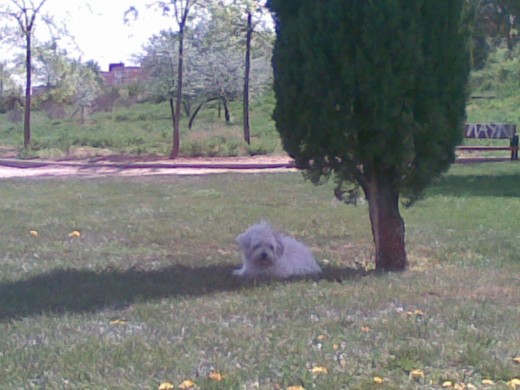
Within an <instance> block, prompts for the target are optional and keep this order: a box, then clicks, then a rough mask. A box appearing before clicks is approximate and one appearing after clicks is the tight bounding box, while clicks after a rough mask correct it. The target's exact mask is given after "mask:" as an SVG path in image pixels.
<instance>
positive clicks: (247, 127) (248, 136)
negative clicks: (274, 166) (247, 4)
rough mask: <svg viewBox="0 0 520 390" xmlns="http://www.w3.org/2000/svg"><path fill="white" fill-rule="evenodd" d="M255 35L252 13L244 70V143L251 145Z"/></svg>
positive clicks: (248, 29) (248, 22)
mask: <svg viewBox="0 0 520 390" xmlns="http://www.w3.org/2000/svg"><path fill="white" fill-rule="evenodd" d="M252 34H253V24H252V15H251V11H249V12H248V13H247V32H246V63H245V70H244V104H243V107H244V115H243V117H244V141H246V142H247V144H248V145H251V129H250V125H249V74H250V72H251V36H252Z"/></svg>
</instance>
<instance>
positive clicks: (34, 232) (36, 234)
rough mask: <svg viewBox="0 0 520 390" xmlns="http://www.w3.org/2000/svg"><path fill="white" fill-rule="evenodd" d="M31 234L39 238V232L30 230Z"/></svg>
mask: <svg viewBox="0 0 520 390" xmlns="http://www.w3.org/2000/svg"><path fill="white" fill-rule="evenodd" d="M29 234H30V235H31V236H33V237H38V230H29Z"/></svg>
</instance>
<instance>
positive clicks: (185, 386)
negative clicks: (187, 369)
mask: <svg viewBox="0 0 520 390" xmlns="http://www.w3.org/2000/svg"><path fill="white" fill-rule="evenodd" d="M193 387H195V383H194V382H192V381H190V380H189V379H186V380H184V381H183V382H182V383H181V384H180V385H179V389H191V388H193Z"/></svg>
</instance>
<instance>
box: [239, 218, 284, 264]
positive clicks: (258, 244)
mask: <svg viewBox="0 0 520 390" xmlns="http://www.w3.org/2000/svg"><path fill="white" fill-rule="evenodd" d="M236 241H237V244H238V246H239V247H240V249H241V250H242V252H243V253H244V257H245V259H246V261H248V262H250V264H251V265H253V266H256V267H258V268H268V267H270V266H272V265H273V264H274V263H275V262H276V261H277V260H278V259H279V258H280V257H281V256H282V254H283V251H284V247H283V244H282V241H281V237H280V234H279V233H277V232H273V230H272V228H271V226H269V224H268V223H267V222H261V223H259V224H258V225H254V226H251V227H250V228H249V229H247V230H246V231H245V232H244V233H242V234H240V235H238V236H237V238H236Z"/></svg>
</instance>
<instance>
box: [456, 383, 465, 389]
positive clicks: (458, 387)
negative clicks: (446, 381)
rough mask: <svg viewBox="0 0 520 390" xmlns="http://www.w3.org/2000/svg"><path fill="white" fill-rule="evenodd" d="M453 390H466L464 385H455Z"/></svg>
mask: <svg viewBox="0 0 520 390" xmlns="http://www.w3.org/2000/svg"><path fill="white" fill-rule="evenodd" d="M453 389H454V390H466V385H465V384H464V383H455V385H454V386H453Z"/></svg>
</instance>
